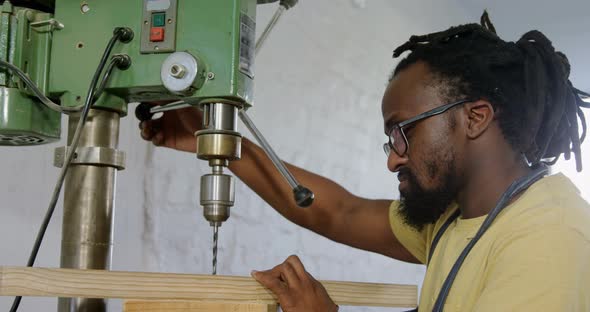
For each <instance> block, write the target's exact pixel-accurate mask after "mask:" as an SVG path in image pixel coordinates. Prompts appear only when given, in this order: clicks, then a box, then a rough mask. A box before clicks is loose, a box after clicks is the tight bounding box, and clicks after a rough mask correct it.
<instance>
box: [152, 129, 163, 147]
mask: <svg viewBox="0 0 590 312" xmlns="http://www.w3.org/2000/svg"><path fill="white" fill-rule="evenodd" d="M152 143H153V144H154V145H156V146H161V145H163V144H164V133H162V132H158V133H156V134H155V135H154V136H153V137H152Z"/></svg>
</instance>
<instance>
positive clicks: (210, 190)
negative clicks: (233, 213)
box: [201, 167, 235, 226]
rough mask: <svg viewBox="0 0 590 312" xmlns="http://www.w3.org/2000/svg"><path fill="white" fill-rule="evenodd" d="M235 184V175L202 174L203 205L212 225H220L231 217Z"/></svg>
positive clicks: (204, 213) (207, 218)
mask: <svg viewBox="0 0 590 312" xmlns="http://www.w3.org/2000/svg"><path fill="white" fill-rule="evenodd" d="M219 170H221V167H219ZM234 184H235V182H234V178H233V176H231V175H227V174H223V173H222V172H217V173H215V172H214V173H213V174H206V175H203V176H201V205H202V206H203V215H204V216H205V219H206V220H207V221H209V223H210V224H211V226H215V225H217V226H220V225H221V223H222V222H225V221H226V220H227V219H228V218H229V215H230V209H231V207H232V206H233V205H234Z"/></svg>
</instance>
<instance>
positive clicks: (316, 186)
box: [140, 108, 418, 263]
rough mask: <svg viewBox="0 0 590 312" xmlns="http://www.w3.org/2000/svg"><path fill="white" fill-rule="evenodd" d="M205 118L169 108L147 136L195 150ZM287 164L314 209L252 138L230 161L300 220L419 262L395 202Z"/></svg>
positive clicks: (148, 125) (340, 238) (144, 130)
mask: <svg viewBox="0 0 590 312" xmlns="http://www.w3.org/2000/svg"><path fill="white" fill-rule="evenodd" d="M200 120H201V115H200V113H199V111H198V110H196V109H194V108H187V109H182V110H177V111H170V112H166V113H165V114H164V116H163V117H162V118H160V119H158V120H152V121H148V122H143V123H142V124H141V126H140V128H141V136H142V137H143V138H144V139H145V140H150V141H152V142H153V143H154V144H155V145H158V146H165V147H168V148H173V149H176V150H180V151H186V152H192V153H194V152H195V150H196V145H195V138H194V136H193V133H194V132H195V131H196V130H198V125H200V124H201V122H200ZM286 165H287V167H288V168H289V170H290V171H291V173H293V175H294V176H295V177H296V178H297V180H298V181H299V182H300V183H301V184H303V185H305V186H307V187H308V188H310V189H311V190H313V192H314V194H315V201H314V203H313V204H312V205H311V206H310V207H308V208H300V207H298V206H297V205H296V204H295V202H294V200H293V193H292V190H291V189H290V188H289V185H288V184H287V183H286V182H285V181H284V179H283V177H282V176H281V175H280V173H279V172H278V171H277V170H276V169H275V167H274V166H273V164H272V162H271V161H270V159H269V158H268V157H267V156H266V154H265V153H264V151H263V150H262V149H261V148H260V147H258V146H256V144H254V143H252V142H250V141H249V140H247V139H243V140H242V159H241V160H238V161H233V162H230V170H232V171H233V172H234V174H235V175H236V176H237V177H238V178H240V179H241V180H242V181H243V182H244V183H246V184H247V185H248V186H249V187H250V188H251V189H252V190H253V191H254V192H256V193H257V194H258V195H259V196H260V197H261V198H262V199H264V200H265V201H266V202H267V203H268V204H269V205H270V206H272V207H273V208H274V209H276V210H277V211H278V212H279V213H280V214H282V215H283V216H284V217H285V218H287V219H289V220H290V221H292V222H294V223H295V224H298V225H300V226H303V227H305V228H307V229H309V230H311V231H314V232H316V233H318V234H320V235H323V236H325V237H327V238H329V239H331V240H334V241H336V242H339V243H342V244H346V245H349V246H352V247H356V248H360V249H364V250H368V251H373V252H376V253H379V254H382V255H385V256H388V257H391V258H395V259H398V260H402V261H407V262H413V263H418V260H417V259H416V258H415V257H414V256H412V255H411V254H410V252H408V251H407V250H406V248H404V247H403V246H402V245H401V243H400V242H399V241H398V240H397V239H396V238H395V236H394V234H393V232H392V231H391V227H390V225H389V206H390V204H391V201H389V200H369V199H366V198H361V197H358V196H355V195H353V194H351V193H349V192H348V191H347V190H345V189H344V188H343V187H341V186H340V185H338V184H337V183H335V182H333V181H331V180H329V179H326V178H324V177H321V176H319V175H317V174H314V173H311V172H309V171H306V170H303V169H301V168H298V167H296V166H292V165H289V164H286Z"/></svg>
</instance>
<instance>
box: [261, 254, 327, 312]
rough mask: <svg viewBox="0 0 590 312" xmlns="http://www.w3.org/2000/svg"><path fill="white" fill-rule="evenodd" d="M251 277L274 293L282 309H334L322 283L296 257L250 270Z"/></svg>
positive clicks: (303, 311)
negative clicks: (266, 268)
mask: <svg viewBox="0 0 590 312" xmlns="http://www.w3.org/2000/svg"><path fill="white" fill-rule="evenodd" d="M252 277H254V279H256V280H257V281H258V282H259V283H260V284H262V285H263V286H264V287H266V288H268V289H270V291H272V292H273V293H274V294H275V295H276V296H277V298H278V300H279V304H280V305H281V308H282V309H283V311H284V312H331V311H338V306H337V305H336V304H335V303H334V302H333V301H332V299H330V296H328V292H326V289H325V288H324V286H322V284H320V282H318V281H317V280H315V279H314V278H313V277H312V276H311V275H310V274H309V273H307V271H305V267H303V264H302V263H301V260H299V258H298V257H297V256H290V257H289V258H287V260H285V262H283V263H281V264H279V265H277V266H276V267H274V268H273V269H271V270H268V271H261V272H257V271H252Z"/></svg>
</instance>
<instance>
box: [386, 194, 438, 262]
mask: <svg viewBox="0 0 590 312" xmlns="http://www.w3.org/2000/svg"><path fill="white" fill-rule="evenodd" d="M389 224H390V225H391V230H392V231H393V235H395V237H396V238H397V240H398V241H399V242H400V243H401V244H402V245H403V246H404V247H405V248H406V249H407V250H408V251H409V252H410V253H411V254H412V255H413V256H414V257H416V259H418V261H420V263H422V264H426V252H427V241H428V239H427V238H428V236H429V235H428V229H429V228H430V227H429V226H427V227H425V228H424V229H423V230H422V231H418V230H416V229H414V228H413V227H411V226H409V225H407V224H405V223H404V219H403V217H402V216H401V215H400V213H399V201H393V202H392V203H391V206H390V207H389Z"/></svg>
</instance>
